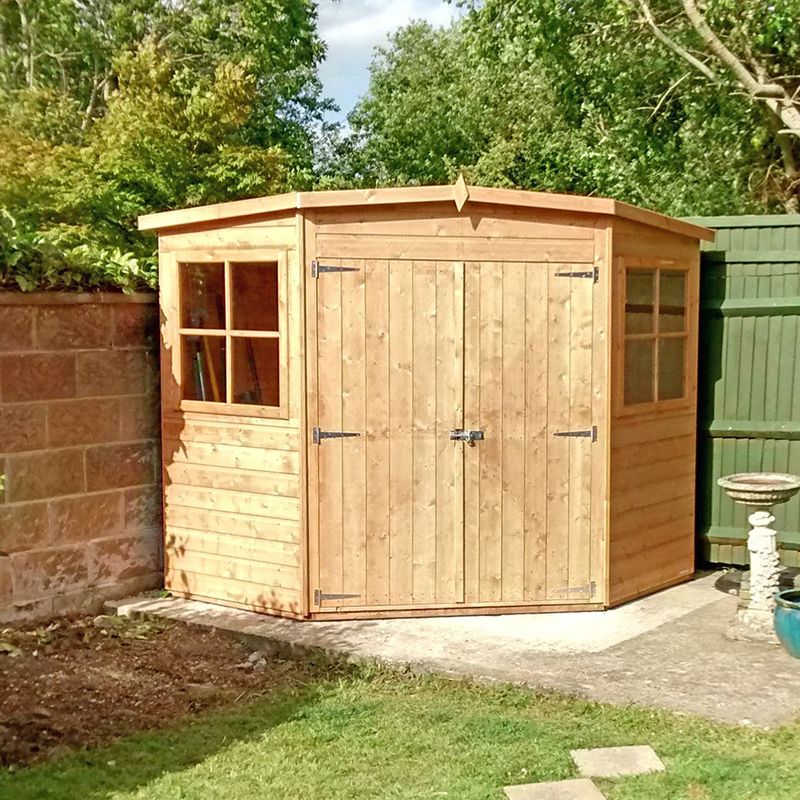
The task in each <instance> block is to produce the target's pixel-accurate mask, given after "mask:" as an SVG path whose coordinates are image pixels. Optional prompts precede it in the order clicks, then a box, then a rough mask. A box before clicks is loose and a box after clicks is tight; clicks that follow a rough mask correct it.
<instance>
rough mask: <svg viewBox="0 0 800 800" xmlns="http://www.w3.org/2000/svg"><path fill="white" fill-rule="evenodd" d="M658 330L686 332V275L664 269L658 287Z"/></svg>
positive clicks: (663, 331) (662, 331) (660, 274)
mask: <svg viewBox="0 0 800 800" xmlns="http://www.w3.org/2000/svg"><path fill="white" fill-rule="evenodd" d="M658 330H659V332H661V333H672V332H674V331H685V330H686V273H685V272H676V271H675V270H667V269H662V270H661V272H660V273H659V286H658Z"/></svg>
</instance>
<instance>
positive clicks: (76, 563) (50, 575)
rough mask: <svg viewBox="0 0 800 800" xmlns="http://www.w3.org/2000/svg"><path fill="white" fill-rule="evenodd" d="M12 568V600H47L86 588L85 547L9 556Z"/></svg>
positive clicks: (86, 564) (59, 548)
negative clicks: (44, 598) (74, 589)
mask: <svg viewBox="0 0 800 800" xmlns="http://www.w3.org/2000/svg"><path fill="white" fill-rule="evenodd" d="M10 558H11V563H12V565H13V568H14V600H15V602H24V601H28V600H34V599H36V598H40V597H50V596H52V595H54V594H60V593H62V592H64V591H67V590H69V589H72V588H76V589H77V588H79V587H81V586H85V585H86V583H87V582H88V580H89V564H88V560H87V557H86V548H85V547H84V546H74V547H53V548H49V549H47V550H29V551H27V552H25V553H16V554H14V555H11V556H10Z"/></svg>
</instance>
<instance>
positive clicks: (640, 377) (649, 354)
mask: <svg viewBox="0 0 800 800" xmlns="http://www.w3.org/2000/svg"><path fill="white" fill-rule="evenodd" d="M654 351H655V341H654V340H653V339H628V340H627V341H626V342H625V404H626V405H632V404H633V403H649V402H651V401H652V400H653V399H654V397H653V367H654V358H653V354H654Z"/></svg>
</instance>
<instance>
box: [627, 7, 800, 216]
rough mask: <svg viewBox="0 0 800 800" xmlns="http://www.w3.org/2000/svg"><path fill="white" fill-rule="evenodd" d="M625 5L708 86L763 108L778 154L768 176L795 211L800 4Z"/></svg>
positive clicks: (799, 190)
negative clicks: (773, 168) (738, 95)
mask: <svg viewBox="0 0 800 800" xmlns="http://www.w3.org/2000/svg"><path fill="white" fill-rule="evenodd" d="M627 2H628V4H629V5H630V6H632V7H633V8H635V9H637V10H638V11H640V12H641V15H642V19H643V21H644V22H645V23H646V24H647V26H649V28H650V29H651V30H652V32H653V34H654V35H655V37H656V38H657V39H658V41H659V42H661V43H662V44H663V45H664V46H665V47H667V48H668V49H669V50H670V51H671V52H672V53H674V54H675V55H676V56H677V57H678V58H679V59H681V60H682V61H683V62H684V63H686V64H688V65H689V66H690V67H691V68H692V70H693V71H694V72H695V73H697V74H699V75H701V76H702V77H703V78H704V79H705V80H706V81H707V83H708V86H709V90H710V91H712V92H719V93H727V94H732V93H743V94H744V96H745V97H746V98H747V99H748V100H749V101H750V102H751V103H752V104H753V105H754V106H756V107H758V108H760V109H761V110H762V111H763V112H764V115H765V118H766V120H767V124H768V126H769V129H770V132H771V135H772V137H773V138H774V141H775V144H776V145H777V150H778V151H779V152H780V168H779V170H778V171H777V172H776V171H773V170H770V175H769V179H770V180H771V182H772V183H773V184H774V185H775V187H776V189H777V191H778V192H779V193H780V195H781V196H782V200H783V203H784V205H785V207H786V210H787V211H791V212H797V211H800V168H798V159H800V75H798V74H797V63H798V56H800V40H799V39H798V21H800V2H798V1H797V0H775V1H774V2H769V3H765V2H752V1H751V2H746V3H742V2H736V1H735V0H709V2H708V3H707V4H706V6H705V13H704V10H701V8H700V5H699V4H698V3H697V2H696V0H681V1H680V3H670V4H668V7H667V8H664V9H660V8H657V7H655V6H654V5H653V4H652V3H651V2H649V0H627ZM684 42H685V43H684ZM775 166H778V162H777V161H776V163H775Z"/></svg>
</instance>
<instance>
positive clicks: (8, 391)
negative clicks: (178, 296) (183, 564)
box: [0, 292, 162, 621]
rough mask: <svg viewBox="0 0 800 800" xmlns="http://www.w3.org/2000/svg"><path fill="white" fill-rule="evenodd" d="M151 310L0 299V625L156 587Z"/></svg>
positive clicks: (64, 299) (71, 298) (111, 299)
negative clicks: (0, 482)
mask: <svg viewBox="0 0 800 800" xmlns="http://www.w3.org/2000/svg"><path fill="white" fill-rule="evenodd" d="M157 308H158V307H157V305H156V299H155V296H153V295H146V294H142V295H129V296H126V295H122V294H111V293H107V294H105V293H104V294H88V293H87V294H83V293H81V294H77V293H76V294H68V293H44V292H43V293H37V294H22V293H13V292H0V481H2V484H1V485H0V621H12V620H25V619H38V618H46V617H49V616H53V615H56V614H64V613H70V612H78V611H94V610H96V609H98V608H99V607H100V606H101V605H102V602H103V601H104V600H105V599H109V598H113V597H120V596H124V595H127V594H131V593H135V592H137V591H141V590H143V589H148V588H152V587H156V586H159V585H161V581H162V573H161V562H162V557H161V485H160V468H159V453H158V447H159V416H160V415H159V405H158V370H157V364H158V356H157V348H158V310H157Z"/></svg>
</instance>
